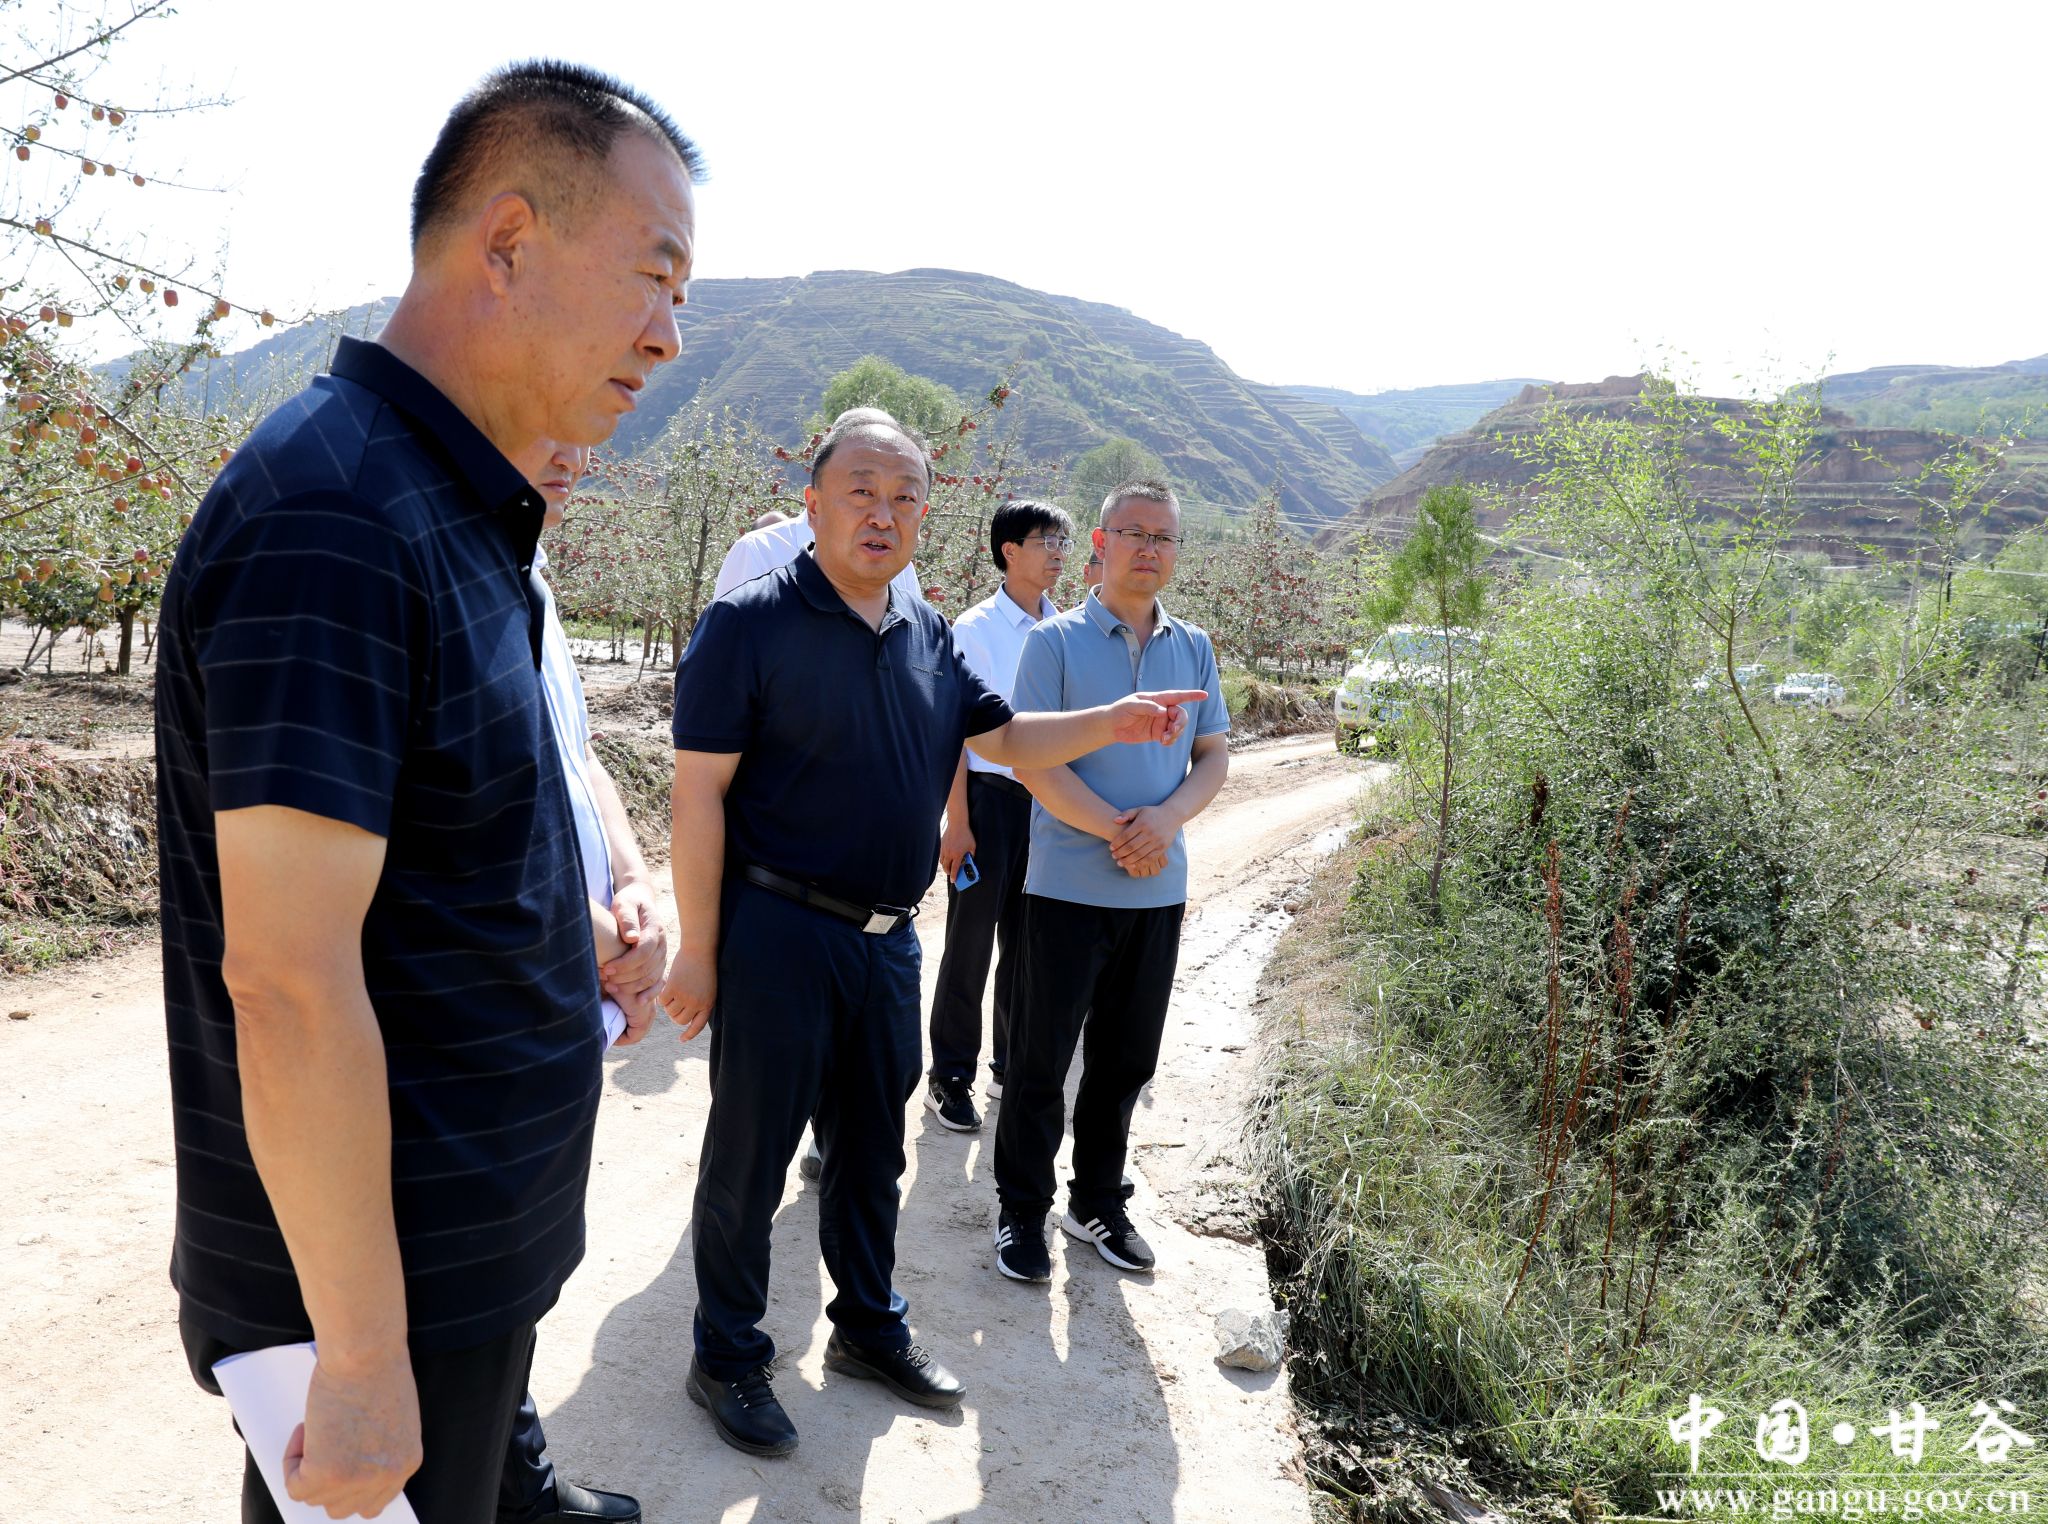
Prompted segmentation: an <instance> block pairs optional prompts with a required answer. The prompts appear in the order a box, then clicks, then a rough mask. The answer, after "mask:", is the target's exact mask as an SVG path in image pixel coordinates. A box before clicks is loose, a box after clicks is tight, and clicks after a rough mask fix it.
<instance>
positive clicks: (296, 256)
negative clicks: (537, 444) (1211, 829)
mask: <svg viewBox="0 0 2048 1524" xmlns="http://www.w3.org/2000/svg"><path fill="white" fill-rule="evenodd" d="M30 4H31V8H35V7H36V6H37V4H38V0H30ZM134 35H135V36H136V38H137V40H136V41H135V42H134V43H132V44H129V45H127V46H125V47H124V48H123V49H121V51H120V52H119V53H118V54H117V56H116V62H115V64H114V65H113V66H112V67H111V68H110V69H109V70H108V71H107V73H106V74H105V75H103V76H102V82H101V86H100V88H101V89H102V90H104V91H105V92H107V93H109V94H113V93H114V92H116V91H118V92H119V98H120V99H121V100H123V101H125V102H128V103H131V104H134V103H141V102H143V101H144V100H145V99H146V97H147V96H148V95H149V94H151V93H152V92H153V90H154V89H155V87H156V86H158V85H159V84H160V83H161V84H163V85H166V86H168V87H169V88H171V89H172V90H173V91H174V92H175V91H177V90H180V89H184V88H188V87H193V88H196V89H197V90H199V91H200V92H201V93H208V92H210V93H218V94H224V95H227V96H229V97H231V104H229V105H227V106H224V107H221V108H220V109H218V110H215V111H212V112H209V113H206V114H205V115H204V116H202V117H197V118H186V119H180V120H176V121H170V122H166V123H164V124H161V125H158V126H153V127H151V128H149V129H148V130H147V131H146V132H144V133H143V134H142V135H141V136H140V137H139V138H138V140H137V141H136V143H135V145H134V146H133V147H132V148H125V147H124V148H123V149H122V150H121V151H120V153H121V158H122V161H123V162H126V161H128V160H133V161H134V167H136V168H139V169H143V170H144V171H145V172H149V173H158V172H161V173H165V174H168V173H169V172H170V171H172V170H174V169H177V168H179V167H181V166H182V168H183V169H184V171H185V174H186V177H188V178H198V179H204V180H206V181H208V182H210V183H214V184H220V185H225V186H227V187H229V190H228V191H227V193H226V194H223V195H200V194H190V193H183V192H176V191H171V190H168V189H157V188H155V187H152V188H151V189H150V190H148V191H147V192H137V191H133V190H132V188H131V187H129V186H127V185H126V183H125V182H122V183H113V184H108V183H105V182H101V181H97V180H95V181H91V182H88V184H89V186H90V191H89V193H88V194H87V197H86V200H87V203H88V204H89V203H90V202H91V200H92V198H93V197H95V196H97V197H102V198H112V197H117V196H124V195H127V196H134V197H136V198H138V199H135V200H132V201H127V202H125V203H120V204H119V209H120V210H121V212H122V214H123V216H124V217H125V216H126V215H127V214H128V213H129V212H130V211H131V210H133V209H137V208H144V207H146V209H147V219H148V225H149V226H150V227H151V229H152V230H153V231H152V235H151V236H152V252H155V253H160V254H163V255H165V256H166V257H169V256H171V255H172V254H174V253H175V252H176V251H177V250H178V249H180V248H183V249H185V250H188V251H190V252H194V253H197V254H198V255H199V256H201V258H202V260H203V261H208V262H210V261H211V260H212V258H213V257H214V256H215V254H216V253H217V252H221V253H224V256H225V260H226V269H227V284H228V287H229V289H230V291H231V293H232V294H233V295H234V296H235V297H236V298H237V299H238V300H245V301H249V302H251V303H253V304H256V305H263V304H268V305H270V306H272V307H274V308H275V309H276V310H277V311H278V312H279V313H280V314H283V313H286V312H287V311H303V310H305V309H307V308H309V307H313V306H339V305H343V304H346V303H349V302H353V301H357V300H361V299H363V298H365V297H368V296H372V295H379V294H387V293H395V292H396V291H398V290H399V289H400V288H401V287H402V286H403V285H404V281H405V273H406V266H407V257H406V243H405V215H406V197H407V194H408V192H409V190H410V186H411V181H412V177H413V175H414V173H415V172H416V170H417V168H418V165H419V161H420V159H421V157H422V155H423V154H424V153H425V151H426V148H427V146H428V144H429V143H430V142H431V140H432V138H433V134H434V131H435V129H436V128H437V126H438V125H439V123H440V120H441V118H442V116H443V115H444V114H445V113H446V111H447V108H448V107H449V105H450V104H451V103H452V102H453V101H454V100H455V99H456V98H457V96H459V95H460V94H461V92H462V91H463V90H464V89H465V88H466V87H467V86H468V85H469V84H471V83H472V82H473V81H474V80H475V78H476V77H477V76H478V75H480V74H481V73H483V72H484V71H485V70H487V69H488V68H490V67H491V66H492V65H494V64H496V63H499V62H502V61H504V60H506V59H510V58H514V57H521V56H527V55H531V54H536V53H547V54H555V55H559V56H565V57H572V58H577V59H580V60H583V61H585V62H588V63H591V64H594V65H597V66H599V67H603V68H607V69H611V70H613V71H615V72H617V73H619V74H621V75H623V76H624V77H626V78H627V79H629V80H631V81H633V82H634V83H636V84H638V85H639V86H641V87H642V88H643V89H645V90H647V91H648V92H649V93H650V94H652V95H654V96H656V97H657V98H658V99H660V100H661V101H662V102H663V103H664V104H666V105H667V106H668V107H669V109H670V110H671V111H672V113H673V114H674V115H675V117H676V118H677V119H678V121H680V122H681V124H682V125H683V127H684V129H685V130H686V131H688V132H690V133H691V134H692V135H693V136H695V137H696V138H697V139H698V140H699V141H700V142H701V143H702V145H703V147H704V149H705V152H706V154H707V155H708V157H709V160H710V164H711V171H712V176H713V178H712V179H711V181H710V183H708V184H706V185H705V186H703V187H702V188H701V189H700V192H699V199H698V223H699V261H698V267H697V270H698V274H699V276H700V277H708V276H742V275H745V276H768V275H795V274H804V273H807V272H809V271H812V270H819V269H847V268H854V269H870V270H896V269H904V268H909V267H912V266H918V265H943V266H950V267H954V268H959V269H967V270H976V271H982V272H986V273H988V274H992V275H997V276H1002V277H1004V278H1006V279H1009V280H1014V281H1019V282H1021V283H1023V284H1026V285H1030V286H1036V287H1040V288H1042V289H1045V290H1049V291H1055V292H1060V293H1063V294H1066V295H1071V296H1078V297H1084V298H1087V299H1090V300H1094V301H1102V302H1110V303H1114V304H1115V305H1118V306H1122V307H1127V308H1129V309H1130V310H1131V311H1133V312H1135V313H1137V314H1138V315H1139V316H1141V317H1144V318H1147V319H1149V320H1151V321H1153V322H1156V323H1160V324H1163V325H1165V326H1166V327H1168V328H1172V329H1175V330H1177V331H1179V332H1181V333H1184V334H1187V335H1190V336H1192V337H1195V338H1198V339H1201V340H1203V341H1205V342H1206V343H1208V344H1209V345H1210V346H1212V347H1213V348H1214V349H1215V350H1216V351H1217V353H1218V354H1220V355H1221V356H1222V357H1223V359H1224V360H1225V361H1226V362H1228V363H1229V364H1230V365H1232V366H1233V367H1235V368H1236V369H1237V370H1238V371H1239V372H1241V373H1242V374H1244V375H1246V376H1248V377H1250V378H1252V379H1254V380H1259V381H1272V382H1293V383H1316V384H1322V385H1331V386H1342V387H1348V388H1350V389H1352V390H1355V391H1375V390H1379V389H1383V388H1387V387H1396V386H1416V385H1427V384H1432V383H1438V382H1449V381H1465V380H1479V379H1485V378H1490V377H1496V376H1509V375H1531V376H1541V377H1547V378H1555V379H1564V380H1582V379H1589V378H1597V377H1600V376H1604V375H1607V374H1610V373H1614V372H1621V371H1629V370H1633V369H1636V368H1638V366H1639V365H1640V364H1641V363H1642V362H1643V361H1644V360H1645V359H1646V358H1649V357H1652V356H1654V355H1655V354H1656V353H1658V352H1659V351H1660V350H1675V351H1678V352H1682V353H1683V354H1685V355H1687V356H1689V357H1690V360H1691V363H1692V365H1693V366H1694V368H1695V370H1696V372H1697V373H1698V375H1699V376H1700V378H1701V379H1702V380H1703V381H1705V382H1706V383H1707V384H1709V385H1711V386H1713V387H1715V388H1716V389H1721V388H1725V387H1727V386H1730V385H1731V384H1734V378H1736V377H1752V378H1755V377H1770V376H1775V377H1779V378H1789V379H1798V378H1800V377H1802V376H1805V375H1809V374H1811V373H1813V372H1814V371H1815V370H1816V369H1817V368H1819V367H1822V366H1825V365H1828V364H1829V363H1830V358H1831V357H1832V368H1834V369H1856V368H1860V367H1863V366H1867V365H1878V364H1889V363H1896V362H1906V361H1940V362H1947V363H1953V364H1984V363H1993V362H1997V361H2002V360H2010V359H2017V358H2021V357H2024V356H2029V355H2035V354H2039V353H2041V352H2043V351H2044V350H2048V301H2044V300H2043V279H2042V272H2043V269H2044V267H2048V238H2044V234H2048V198H2044V197H2043V196H2042V194H2041V190H2040V186H2041V174H2042V165H2043V163H2044V161H2048V154H2044V145H2048V116H2044V113H2043V111H2042V101H2043V98H2044V97H2043V94H2042V86H2041V70H2042V60H2043V58H2044V57H2048V4H2042V3H2038V0H2036V3H2004V4H1985V3H1977V4H1973V3H1968V0H1947V3H1944V4H1941V5H1939V6H1929V5H1926V4H1924V3H1915V4H1892V3H1884V0H1875V3H1873V0H1863V3H1856V4H1846V3H1845V4H1833V3H1830V4H1816V3H1808V0H1772V3H1767V4H1747V3H1731V0H1717V3H1714V4H1689V5H1670V4H1655V3H1647V0H1635V3H1629V4H1591V3H1577V0H1562V3H1559V4H1554V5H1542V6H1539V5H1531V4H1528V3H1526V0H1522V3H1516V4H1500V5H1495V4H1464V5H1457V4H1450V3H1437V4H1415V3H1412V0H1402V3H1400V4H1398V5H1383V4H1378V3H1352V4H1344V5H1336V4H1325V5H1312V6H1311V5H1296V4H1290V3H1288V0H1266V3H1262V4H1237V5H1230V6H1208V5H1199V4H1177V5H1153V4H1132V3H1124V4H1118V3H1114V0H1109V3H1104V0H1094V3H1090V4H1086V5H1070V4H1065V3H1047V0H1037V3H1031V4H1019V3H1011V4H980V5H970V4H958V3H955V4H924V3H919V0H908V3H902V0H899V3H896V4H892V5H889V6H884V7H877V6H860V5H852V4H837V5H830V6H827V5H808V4H785V3H774V0H749V3H746V4H727V5H703V4H692V5H685V4H667V5H660V4H644V3H639V0H604V3H587V4H583V5H548V6H543V5H535V4H520V3H502V4H491V5H474V4H455V3H447V0H409V3H405V4H397V3H388V0H360V3H352V4H349V5H347V6H342V5H338V4H333V3H328V4H280V3H277V0H265V3H261V4H258V3H255V0H185V3H184V4H183V6H182V10H181V13H180V14H179V15H177V16H176V17H174V18H172V19H170V20H168V21H163V22H160V23H150V24H147V25H145V26H143V27H141V28H139V29H137V31H136V33H135V34H134ZM21 89H22V87H20V86H18V85H10V86H6V87H4V88H0V111H6V110H9V109H15V110H20V109H25V107H26V106H27V104H28V102H27V101H26V100H25V99H19V100H18V99H17V94H18V92H20V91H21ZM7 163H8V168H9V171H10V172H13V171H15V170H16V169H17V168H18V166H16V165H15V164H14V162H13V161H12V160H11V159H10V160H8V161H7ZM31 172H33V173H42V172H43V171H42V169H41V168H40V166H36V167H32V169H31ZM73 173H74V175H75V170H74V171H73ZM145 195H146V196H147V197H148V198H149V199H148V200H147V201H146V202H145V201H143V200H141V199H139V198H141V197H143V196H145ZM255 336H256V335H255V332H254V330H253V329H252V330H250V331H248V332H246V333H244V332H243V331H241V330H240V328H239V327H235V326H232V325H231V327H230V330H229V333H228V338H229V342H230V344H231V345H234V346H239V345H240V344H242V343H245V342H248V341H249V340H251V339H253V338H254V337H255ZM685 342H687V331H686V333H685Z"/></svg>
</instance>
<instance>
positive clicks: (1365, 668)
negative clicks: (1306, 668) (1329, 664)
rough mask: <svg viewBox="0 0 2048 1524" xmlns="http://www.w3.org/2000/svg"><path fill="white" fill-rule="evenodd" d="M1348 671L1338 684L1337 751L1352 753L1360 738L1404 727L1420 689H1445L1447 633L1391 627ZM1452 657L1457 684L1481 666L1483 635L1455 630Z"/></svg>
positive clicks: (1426, 628)
mask: <svg viewBox="0 0 2048 1524" xmlns="http://www.w3.org/2000/svg"><path fill="white" fill-rule="evenodd" d="M1351 654H1352V656H1353V657H1354V658H1357V660H1355V661H1354V662H1353V664H1352V665H1351V666H1350V667H1348V668H1346V669H1345V672H1344V680H1343V681H1342V682H1341V683H1339V684H1338V685H1337V697H1336V710H1337V747H1338V749H1339V750H1340V751H1341V750H1345V749H1348V747H1349V745H1350V743H1351V741H1352V740H1353V739H1354V738H1355V737H1359V736H1364V735H1372V736H1373V737H1374V738H1375V740H1378V739H1380V738H1381V737H1383V735H1384V733H1385V732H1387V731H1389V730H1391V729H1393V728H1394V727H1396V726H1398V725H1401V724H1402V723H1404V722H1405V721H1406V720H1407V718H1408V711H1409V708H1410V706H1411V704H1412V703H1413V701H1414V697H1415V693H1416V691H1417V690H1418V689H1427V688H1436V687H1441V686H1442V684H1443V680H1444V677H1443V673H1444V657H1445V654H1446V648H1445V641H1444V631H1442V630H1440V629H1435V628H1432V627H1430V626H1427V625H1419V624H1397V625H1391V626H1389V627H1388V629H1387V631H1386V633H1385V634H1383V635H1381V636H1380V637H1379V639H1377V640H1375V641H1374V642H1373V643H1372V645H1371V647H1370V648H1369V649H1367V650H1366V651H1365V652H1363V653H1362V654H1361V653H1360V652H1357V651H1354V652H1352V653H1351ZM1449 655H1450V657H1451V660H1452V670H1451V680H1452V682H1453V684H1456V683H1458V682H1460V681H1462V679H1463V678H1464V676H1465V675H1466V674H1467V673H1469V672H1470V671H1471V670H1472V669H1473V668H1475V667H1476V666H1478V665H1479V635H1478V632H1477V631H1475V630H1465V629H1453V630H1452V631H1451V632H1450V645H1449Z"/></svg>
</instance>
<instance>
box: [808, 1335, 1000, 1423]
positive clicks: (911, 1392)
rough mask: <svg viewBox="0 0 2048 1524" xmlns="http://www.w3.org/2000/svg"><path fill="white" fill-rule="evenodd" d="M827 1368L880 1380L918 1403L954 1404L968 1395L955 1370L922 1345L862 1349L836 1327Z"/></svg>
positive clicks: (827, 1354) (827, 1348)
mask: <svg viewBox="0 0 2048 1524" xmlns="http://www.w3.org/2000/svg"><path fill="white" fill-rule="evenodd" d="M825 1369H826V1370H828V1371H838V1372H839V1373H840V1374H841V1375H842V1376H858V1377H860V1378H861V1379H862V1380H863V1381H879V1382H881V1383H882V1385H884V1386H886V1387H887V1388H888V1389H889V1390H890V1391H892V1392H894V1393H895V1394H896V1395H897V1396H898V1397H901V1398H903V1399H904V1400H905V1401H907V1402H914V1403H916V1404H917V1405H918V1406H919V1407H926V1408H951V1407H958V1406H959V1405H960V1399H961V1398H962V1397H964V1396H966V1395H967V1388H966V1387H964V1386H962V1385H961V1384H960V1382H959V1381H958V1379H956V1378H955V1377H954V1375H953V1373H952V1372H951V1371H949V1370H947V1369H946V1368H945V1366H943V1365H941V1364H939V1362H938V1361H936V1360H934V1359H933V1358H932V1357H931V1355H930V1353H929V1352H927V1351H926V1350H925V1349H924V1348H923V1347H922V1346H921V1345H917V1344H913V1345H911V1346H910V1348H908V1349H895V1350H874V1349H861V1348H859V1347H858V1346H856V1345H852V1344H849V1343H847V1342H846V1341H845V1340H844V1339H842V1338H840V1337H839V1334H838V1332H837V1330H835V1331H834V1332H833V1334H832V1337H831V1338H830V1339H829V1340H827V1341H826V1343H825Z"/></svg>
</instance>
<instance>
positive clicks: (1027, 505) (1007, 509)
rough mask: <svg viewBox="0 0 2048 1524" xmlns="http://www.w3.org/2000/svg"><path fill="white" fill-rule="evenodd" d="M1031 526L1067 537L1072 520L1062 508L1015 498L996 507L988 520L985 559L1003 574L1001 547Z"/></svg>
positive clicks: (1005, 566)
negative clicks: (990, 561)
mask: <svg viewBox="0 0 2048 1524" xmlns="http://www.w3.org/2000/svg"><path fill="white" fill-rule="evenodd" d="M1034 529H1042V530H1044V531H1045V532H1046V533H1047V534H1052V533H1053V532H1055V531H1057V532H1059V533H1060V534H1063V535H1066V536H1067V537H1068V538H1069V539H1071V538H1072V537H1073V534H1074V521H1073V520H1072V519H1070V518H1068V517H1067V510H1066V509H1064V508H1055V507H1054V506H1053V505H1052V504H1051V503H1041V502H1039V501H1038V500H1037V499H1036V498H1029V497H1020V498H1017V499H1016V500H1014V501H1012V502H1008V503H1005V504H1003V506H1002V507H1000V508H998V509H997V510H996V514H995V517H994V518H992V519H990V520H989V521H988V553H989V559H990V560H992V561H994V562H995V563H996V570H997V571H999V572H1003V573H1005V574H1006V575H1007V574H1008V572H1009V570H1010V565H1009V562H1008V561H1007V560H1005V559H1004V556H1003V547H1004V546H1005V545H1015V544H1016V543H1017V542H1018V541H1020V540H1022V539H1023V538H1024V536H1026V535H1028V534H1029V533H1031V531H1032V530H1034Z"/></svg>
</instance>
